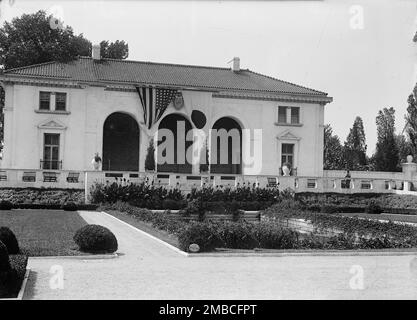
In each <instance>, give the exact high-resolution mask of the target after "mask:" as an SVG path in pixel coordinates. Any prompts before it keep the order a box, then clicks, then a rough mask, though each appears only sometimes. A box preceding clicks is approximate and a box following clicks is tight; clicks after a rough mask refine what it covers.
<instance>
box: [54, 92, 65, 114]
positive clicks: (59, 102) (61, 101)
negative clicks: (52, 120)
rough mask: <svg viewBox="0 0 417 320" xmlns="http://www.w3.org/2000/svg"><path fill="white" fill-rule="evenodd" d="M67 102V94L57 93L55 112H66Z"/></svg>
mask: <svg viewBox="0 0 417 320" xmlns="http://www.w3.org/2000/svg"><path fill="white" fill-rule="evenodd" d="M66 102H67V94H66V93H65V92H56V93H55V110H57V111H65V109H66Z"/></svg>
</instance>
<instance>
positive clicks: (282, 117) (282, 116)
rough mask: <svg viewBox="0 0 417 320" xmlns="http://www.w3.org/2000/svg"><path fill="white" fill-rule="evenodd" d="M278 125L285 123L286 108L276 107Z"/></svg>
mask: <svg viewBox="0 0 417 320" xmlns="http://www.w3.org/2000/svg"><path fill="white" fill-rule="evenodd" d="M278 123H287V107H278Z"/></svg>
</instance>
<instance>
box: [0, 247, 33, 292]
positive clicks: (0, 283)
mask: <svg viewBox="0 0 417 320" xmlns="http://www.w3.org/2000/svg"><path fill="white" fill-rule="evenodd" d="M9 258H10V266H11V268H10V269H9V270H6V271H0V298H15V297H17V295H18V293H19V290H20V287H21V286H22V282H23V279H24V277H25V273H26V266H27V261H28V258H27V256H25V255H19V254H17V255H10V257H9Z"/></svg>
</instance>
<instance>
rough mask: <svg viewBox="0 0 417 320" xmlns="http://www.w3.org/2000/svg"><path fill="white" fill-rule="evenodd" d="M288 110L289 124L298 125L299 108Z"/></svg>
mask: <svg viewBox="0 0 417 320" xmlns="http://www.w3.org/2000/svg"><path fill="white" fill-rule="evenodd" d="M290 110H291V124H299V123H300V108H299V107H292V108H291V109H290Z"/></svg>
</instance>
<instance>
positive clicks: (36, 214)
mask: <svg viewBox="0 0 417 320" xmlns="http://www.w3.org/2000/svg"><path fill="white" fill-rule="evenodd" d="M86 224H87V222H85V220H84V219H83V218H81V216H80V215H79V214H78V213H76V212H73V211H63V210H10V211H0V226H6V227H9V228H10V229H11V230H12V231H13V232H14V234H15V235H16V237H17V240H18V242H19V246H20V249H21V251H22V253H23V254H25V255H27V256H32V257H36V256H69V255H81V254H82V253H81V252H79V251H78V250H77V245H76V244H75V242H74V241H73V239H72V237H73V236H74V234H75V232H76V231H77V230H78V229H79V228H81V227H83V226H85V225H86Z"/></svg>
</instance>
